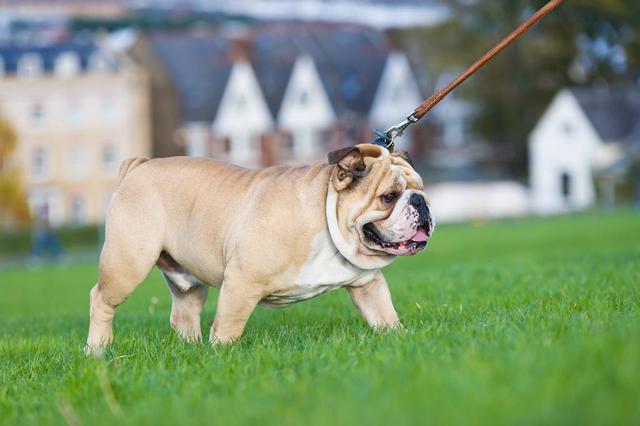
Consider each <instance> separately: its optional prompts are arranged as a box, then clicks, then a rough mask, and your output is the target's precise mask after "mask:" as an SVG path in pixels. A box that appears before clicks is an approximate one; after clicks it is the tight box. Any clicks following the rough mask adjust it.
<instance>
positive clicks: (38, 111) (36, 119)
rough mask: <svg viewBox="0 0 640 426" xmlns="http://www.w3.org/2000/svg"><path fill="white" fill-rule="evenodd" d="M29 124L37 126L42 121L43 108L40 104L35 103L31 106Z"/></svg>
mask: <svg viewBox="0 0 640 426" xmlns="http://www.w3.org/2000/svg"><path fill="white" fill-rule="evenodd" d="M30 115H31V124H32V125H33V126H39V125H40V124H42V122H43V121H44V107H43V106H42V104H41V103H39V102H37V103H35V104H33V105H32V106H31V112H30Z"/></svg>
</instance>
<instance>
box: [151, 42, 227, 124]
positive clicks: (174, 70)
mask: <svg viewBox="0 0 640 426" xmlns="http://www.w3.org/2000/svg"><path fill="white" fill-rule="evenodd" d="M149 42H150V44H151V48H152V50H153V51H154V53H155V54H157V56H158V58H159V59H160V60H161V61H162V63H163V64H164V65H165V67H166V69H167V72H168V73H169V75H170V77H171V79H172V81H173V83H174V85H175V87H176V89H177V91H178V93H179V102H180V106H181V109H182V113H183V117H182V118H183V119H184V120H185V121H208V122H210V121H212V120H213V118H214V117H215V114H216V111H217V108H218V106H219V104H220V101H221V99H222V94H223V92H224V89H225V86H226V84H227V80H228V79H229V74H230V72H231V66H232V64H231V62H230V60H229V54H228V53H229V43H228V41H226V40H225V39H223V38H222V37H220V36H217V35H211V34H209V35H193V34H184V33H155V34H151V35H150V36H149Z"/></svg>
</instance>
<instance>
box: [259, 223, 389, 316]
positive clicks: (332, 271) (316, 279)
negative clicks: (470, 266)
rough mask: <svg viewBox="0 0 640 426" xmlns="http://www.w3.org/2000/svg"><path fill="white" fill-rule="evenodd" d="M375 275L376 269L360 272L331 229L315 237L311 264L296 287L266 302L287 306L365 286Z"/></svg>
mask: <svg viewBox="0 0 640 426" xmlns="http://www.w3.org/2000/svg"><path fill="white" fill-rule="evenodd" d="M375 273H376V271H375V270H365V269H360V268H358V267H357V266H354V265H353V264H351V263H350V262H349V261H348V260H347V259H345V258H344V257H343V256H342V255H341V254H340V252H339V251H338V249H337V248H336V246H335V245H334V244H333V241H332V240H331V236H330V234H329V230H328V229H324V230H323V231H321V232H320V233H319V234H318V235H317V236H316V237H315V238H314V240H313V242H312V244H311V249H310V250H309V256H308V258H307V261H306V262H305V263H304V265H302V268H300V271H299V272H298V275H297V277H296V279H295V283H294V285H293V286H292V288H290V289H288V291H285V292H279V293H278V294H272V295H270V296H268V297H267V298H265V299H264V300H263V303H264V304H266V305H273V306H286V305H289V304H292V303H295V302H299V301H302V300H306V299H310V298H312V297H315V296H318V295H320V294H322V293H325V292H327V291H330V290H335V289H338V288H341V287H344V286H359V285H364V284H366V283H368V282H369V281H370V280H371V279H373V276H374V275H375Z"/></svg>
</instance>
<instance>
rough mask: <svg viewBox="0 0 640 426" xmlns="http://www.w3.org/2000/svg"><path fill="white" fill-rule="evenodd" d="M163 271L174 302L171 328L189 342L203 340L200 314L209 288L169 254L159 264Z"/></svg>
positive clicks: (162, 255) (161, 258)
mask: <svg viewBox="0 0 640 426" xmlns="http://www.w3.org/2000/svg"><path fill="white" fill-rule="evenodd" d="M157 265H158V268H160V270H161V271H162V275H163V276H164V279H165V281H166V282H167V285H168V286H169V290H171V296H172V298H173V302H172V304H171V317H170V320H169V321H170V323H171V327H172V328H173V329H174V330H175V331H176V333H178V335H180V337H182V338H183V339H185V340H187V341H199V340H201V339H202V330H201V328H200V313H201V312H202V308H204V304H205V302H206V301H207V293H208V290H209V287H208V286H207V285H206V284H205V283H202V282H200V281H199V280H198V279H197V278H196V277H194V276H193V275H192V274H191V273H189V272H188V271H187V270H186V269H184V268H183V267H182V266H180V264H178V263H177V262H176V261H175V260H174V259H173V258H172V257H171V256H170V255H169V254H168V253H162V254H161V255H160V258H159V259H158V262H157Z"/></svg>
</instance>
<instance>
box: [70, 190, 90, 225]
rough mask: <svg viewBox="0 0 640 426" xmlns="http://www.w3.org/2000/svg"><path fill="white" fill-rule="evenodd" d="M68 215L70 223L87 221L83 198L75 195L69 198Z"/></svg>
mask: <svg viewBox="0 0 640 426" xmlns="http://www.w3.org/2000/svg"><path fill="white" fill-rule="evenodd" d="M69 211H70V217H69V219H70V220H71V222H72V223H75V224H81V223H86V221H87V206H86V202H85V200H84V198H83V197H82V196H80V195H76V196H74V197H73V198H72V199H71V208H70V209H69Z"/></svg>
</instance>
